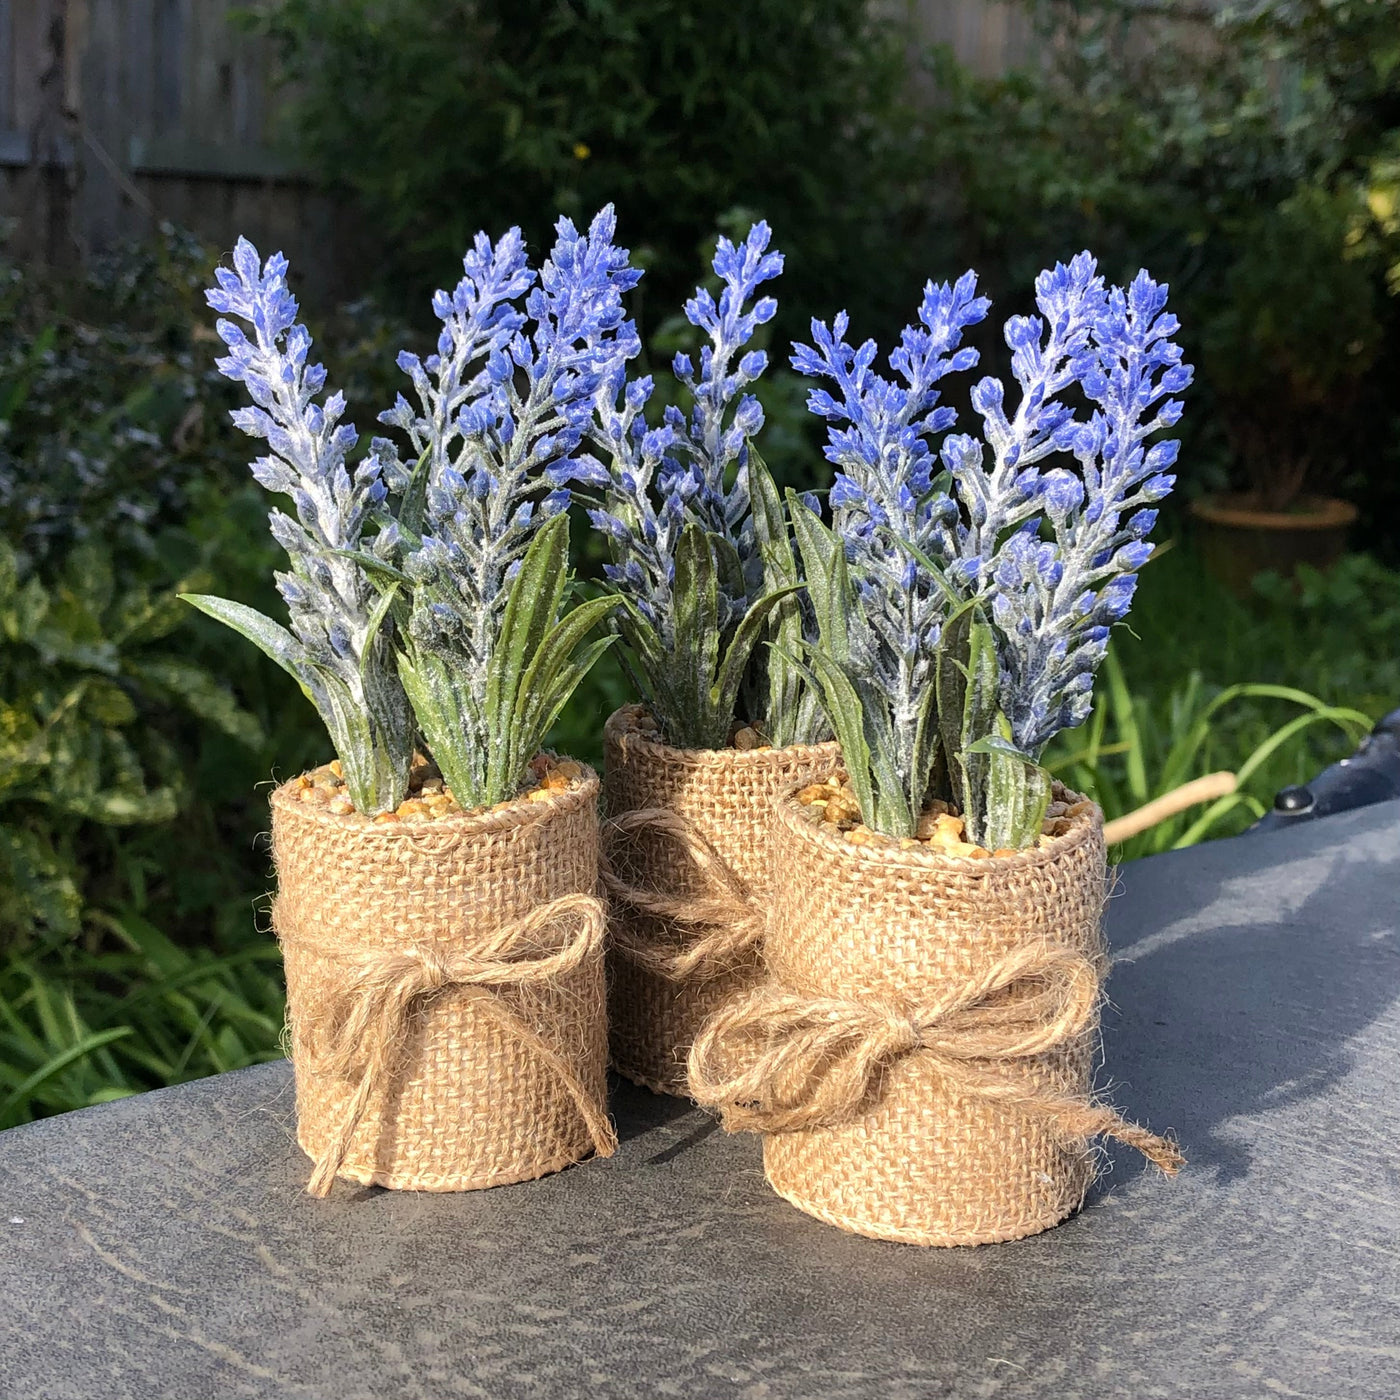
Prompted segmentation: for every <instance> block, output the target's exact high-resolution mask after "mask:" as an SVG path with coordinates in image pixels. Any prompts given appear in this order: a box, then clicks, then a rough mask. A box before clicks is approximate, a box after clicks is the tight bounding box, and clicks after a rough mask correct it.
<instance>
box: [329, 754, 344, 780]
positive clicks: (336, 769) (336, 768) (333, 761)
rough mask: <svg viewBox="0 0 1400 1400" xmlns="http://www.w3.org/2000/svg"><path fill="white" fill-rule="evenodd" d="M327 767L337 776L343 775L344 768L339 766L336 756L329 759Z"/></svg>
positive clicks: (341, 776)
mask: <svg viewBox="0 0 1400 1400" xmlns="http://www.w3.org/2000/svg"><path fill="white" fill-rule="evenodd" d="M327 767H329V768H330V770H331V772H332V773H333V774H334V775H335V776H336V777H337V778H343V777H344V776H345V769H344V768H342V767H341V766H340V760H339V759H338V758H333V759H331V761H330V763H329V764H328V765H327Z"/></svg>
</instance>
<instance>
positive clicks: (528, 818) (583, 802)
mask: <svg viewBox="0 0 1400 1400" xmlns="http://www.w3.org/2000/svg"><path fill="white" fill-rule="evenodd" d="M574 762H577V763H578V764H579V767H580V768H582V769H583V779H582V781H581V782H580V783H579V784H578V786H577V787H571V788H567V789H565V790H563V791H561V792H551V793H550V794H549V796H548V797H543V798H536V799H535V800H534V801H531V800H530V799H529V798H528V797H516V798H512V799H511V801H510V802H509V804H508V805H506V806H504V807H502V808H501V809H500V810H499V811H497V810H494V809H492V808H487V809H486V810H485V811H481V810H477V811H474V812H454V813H453V814H452V815H451V816H448V817H438V818H436V819H435V820H433V821H431V822H401V823H397V824H390V823H387V822H384V823H381V822H376V821H375V820H374V818H373V817H366V816H365V815H364V814H363V813H361V812H350V813H347V814H346V815H345V816H339V815H337V814H336V813H334V812H328V811H326V809H325V808H324V807H312V806H308V804H307V803H305V802H302V801H300V800H299V799H297V798H294V797H292V796H291V788H292V784H293V783H295V782H296V781H297V780H296V778H289V779H288V780H287V781H286V782H285V783H283V784H281V785H280V786H279V787H278V788H276V789H275V790H274V791H273V793H272V795H271V796H270V798H269V799H268V801H269V802H270V804H271V805H272V806H273V807H274V808H275V809H276V810H277V811H278V812H280V813H282V814H283V815H284V816H292V815H295V816H296V817H298V818H305V819H306V820H308V821H313V822H319V823H321V825H323V826H326V827H330V828H332V829H334V830H336V831H347V830H348V831H353V832H354V833H355V834H356V836H363V837H367V838H369V839H371V840H375V841H384V842H396V841H397V842H409V843H412V844H413V845H415V846H418V847H420V848H431V847H432V846H434V845H436V844H438V841H437V839H436V838H438V837H443V838H450V839H451V843H452V844H456V842H458V841H459V840H461V839H462V838H464V837H465V838H470V837H473V836H484V835H487V834H488V833H490V832H496V831H510V830H513V829H515V828H517V827H526V826H529V825H531V824H532V823H535V822H542V821H547V820H548V819H549V818H550V817H553V816H558V815H560V814H561V813H565V812H573V811H576V810H578V809H579V808H582V807H585V806H594V805H596V803H597V801H598V790H599V783H598V775H597V773H595V772H594V771H593V769H592V768H591V767H589V765H588V764H586V763H583V762H581V761H580V760H577V759H575V760H574ZM325 766H326V765H325V764H321V765H319V767H320V768H324V767H325ZM310 771H311V772H313V773H314V772H317V771H319V768H313V769H311V770H310Z"/></svg>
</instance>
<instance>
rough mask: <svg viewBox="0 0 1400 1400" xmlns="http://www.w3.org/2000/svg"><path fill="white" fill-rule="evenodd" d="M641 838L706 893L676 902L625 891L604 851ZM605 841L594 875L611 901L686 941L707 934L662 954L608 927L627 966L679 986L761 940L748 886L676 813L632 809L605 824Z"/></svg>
mask: <svg viewBox="0 0 1400 1400" xmlns="http://www.w3.org/2000/svg"><path fill="white" fill-rule="evenodd" d="M639 831H645V832H648V833H650V834H652V835H656V836H664V837H665V838H666V839H667V840H669V841H672V842H674V843H675V845H676V847H677V849H678V850H679V851H680V852H681V853H682V854H683V855H684V856H685V857H686V858H687V859H688V860H689V861H690V863H691V865H692V867H693V868H694V869H695V870H696V871H697V872H698V873H699V874H700V876H701V877H702V878H703V879H704V881H705V883H706V885H707V886H708V889H707V891H706V892H705V893H704V894H699V895H685V896H678V895H671V894H663V893H662V892H661V891H659V890H651V889H643V888H640V887H638V886H636V885H629V884H628V883H627V882H626V881H625V880H623V879H622V878H621V877H620V876H619V875H618V874H617V872H616V870H615V869H614V867H613V863H612V861H611V859H610V857H609V854H608V852H609V848H610V847H612V846H614V845H615V844H616V840H617V838H618V837H620V836H630V835H633V834H635V833H637V832H639ZM603 838H604V839H603V848H604V854H603V856H602V859H601V861H600V875H601V878H602V882H603V888H604V889H605V890H607V892H608V896H609V898H610V899H612V900H614V901H616V902H617V903H619V904H626V905H628V906H629V907H631V908H632V909H635V910H636V911H637V912H638V913H641V914H646V915H649V916H650V917H652V918H654V919H660V920H662V921H664V922H665V923H667V924H669V925H671V926H672V927H673V928H675V929H676V930H677V931H679V932H681V933H682V934H684V935H692V934H694V933H696V932H697V931H700V930H708V932H704V933H702V934H701V936H700V937H698V938H695V939H694V940H693V941H691V942H689V943H688V944H687V945H686V946H685V947H684V948H682V949H681V950H680V951H679V952H666V951H664V950H662V949H660V948H657V947H656V946H655V945H654V944H652V943H649V942H647V941H646V940H645V939H642V938H638V937H637V936H636V935H635V934H634V933H632V932H631V931H630V930H628V929H626V928H625V927H619V926H618V925H617V924H616V923H614V925H613V930H612V943H613V947H614V948H615V949H616V950H617V951H618V952H619V953H621V954H622V956H623V957H625V958H626V959H627V960H628V961H629V962H632V963H635V964H637V965H638V966H640V967H643V968H645V969H646V970H647V971H648V972H653V973H656V974H658V975H659V976H661V977H664V978H666V979H667V980H668V981H671V982H681V981H684V980H685V979H686V978H688V977H690V976H692V975H694V974H695V973H696V972H697V971H702V970H703V971H704V972H705V973H707V974H712V973H716V972H721V971H723V970H724V969H725V968H726V967H729V966H732V965H733V964H734V963H735V962H736V961H737V960H738V959H739V958H740V957H741V956H742V955H743V954H745V953H747V952H749V951H750V950H751V949H753V948H756V947H757V946H758V943H759V941H760V940H761V939H762V937H763V911H762V909H760V907H759V905H758V902H757V900H756V899H755V898H754V893H753V891H752V889H750V887H749V884H748V882H747V881H746V880H744V879H743V878H742V877H741V876H740V875H738V874H737V873H736V872H735V871H734V870H733V869H731V868H730V866H729V864H728V863H727V862H726V861H725V859H724V857H723V856H721V855H720V853H719V852H718V851H717V850H715V848H714V846H713V845H712V844H711V843H710V842H709V841H708V840H707V839H706V838H705V836H704V835H703V834H702V833H701V832H700V831H698V830H697V829H696V828H695V826H694V825H693V824H692V823H691V822H689V821H687V820H686V819H685V818H684V817H683V816H681V815H680V814H679V813H678V812H672V811H670V810H668V809H667V808H665V807H638V808H635V809H633V810H632V811H630V812H623V813H621V814H620V815H619V816H616V817H613V818H612V820H611V821H608V822H605V823H604V824H603Z"/></svg>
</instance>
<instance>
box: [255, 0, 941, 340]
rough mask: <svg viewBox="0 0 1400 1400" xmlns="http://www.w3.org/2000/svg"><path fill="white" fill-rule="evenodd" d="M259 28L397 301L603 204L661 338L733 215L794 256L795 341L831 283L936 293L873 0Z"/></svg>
mask: <svg viewBox="0 0 1400 1400" xmlns="http://www.w3.org/2000/svg"><path fill="white" fill-rule="evenodd" d="M259 24H260V25H261V26H262V27H263V28H264V29H265V30H266V31H267V32H270V33H271V34H272V35H273V36H274V38H275V39H276V40H277V41H278V43H279V46H280V51H281V53H282V56H283V60H284V67H285V71H286V74H287V76H288V77H289V78H291V79H293V80H294V81H295V84H296V88H295V89H294V91H295V92H296V93H298V94H299V97H298V98H297V100H296V101H295V104H294V107H293V113H292V115H293V125H294V128H295V134H296V136H297V138H298V140H299V141H300V143H301V144H302V146H303V148H304V149H305V150H306V152H307V153H308V154H309V156H310V157H311V159H312V161H313V162H314V164H315V166H316V168H317V169H318V170H319V171H320V172H321V173H322V175H323V176H324V177H325V178H326V180H327V181H328V182H329V183H330V184H331V185H332V186H334V187H337V188H339V189H341V190H344V191H347V192H348V193H350V194H351V195H353V197H354V198H355V199H356V201H357V202H358V204H359V206H360V207H361V208H362V209H363V210H364V211H365V213H366V215H367V223H368V224H369V225H370V226H371V227H373V228H374V229H376V230H377V231H378V233H379V235H381V236H382V238H383V242H384V251H385V257H386V260H387V264H386V265H387V266H388V268H389V269H390V271H391V274H392V276H393V280H394V283H395V285H396V286H397V287H399V288H402V289H406V288H408V287H410V286H411V287H413V288H415V289H416V288H417V287H419V286H421V285H422V284H423V282H424V281H425V280H428V279H433V278H436V279H439V280H440V279H442V278H444V277H445V276H446V275H447V274H448V272H449V270H450V269H451V268H452V266H453V265H454V264H455V262H456V260H457V259H458V258H459V257H460V256H461V253H462V250H463V249H464V248H465V247H466V246H467V243H468V241H469V239H470V236H471V233H472V231H473V230H475V229H476V228H478V227H484V228H486V229H488V230H489V231H491V232H492V233H498V232H501V231H504V229H505V228H506V227H508V226H510V225H512V224H518V225H520V226H521V227H522V228H523V230H524V232H525V235H526V237H527V239H528V240H529V242H530V244H531V245H532V246H535V247H546V246H548V243H549V241H550V240H549V224H550V222H551V221H552V219H553V217H554V215H555V213H556V211H557V212H562V213H564V214H567V215H570V216H571V217H574V218H575V219H577V218H578V217H580V216H587V215H588V214H589V213H590V212H591V211H592V210H594V209H597V208H599V207H600V206H601V205H603V204H605V203H613V204H615V205H616V206H617V210H618V226H619V233H620V235H621V236H622V237H623V238H624V240H625V241H626V242H627V243H629V244H630V245H631V246H632V248H633V249H634V250H635V251H636V253H637V256H638V262H639V263H640V264H641V265H642V266H645V267H647V268H648V275H647V282H646V285H645V288H644V292H643V296H642V299H641V301H640V302H639V303H638V304H637V305H636V306H635V307H634V314H636V316H637V319H638V322H639V324H640V325H641V327H642V330H643V334H644V337H646V338H649V336H650V332H651V331H652V330H654V329H655V326H656V320H657V318H658V317H659V315H661V314H664V313H660V312H658V313H657V316H656V317H654V316H652V315H651V314H649V311H648V308H651V307H656V308H670V307H673V306H677V305H679V304H680V303H681V301H682V300H683V298H684V297H685V295H686V294H687V293H688V291H689V286H688V283H689V281H690V278H691V268H692V266H693V264H694V260H695V253H696V246H697V241H700V239H701V235H703V234H704V233H705V232H706V231H708V230H710V229H712V228H715V227H716V226H717V223H718V221H719V220H720V218H721V216H722V215H724V214H725V213H726V211H729V210H731V209H733V208H734V207H735V206H745V207H746V208H747V209H748V210H750V211H753V217H760V216H761V217H765V218H767V219H768V220H769V221H770V223H772V224H773V226H774V228H775V229H776V230H777V233H778V237H779V239H780V240H781V241H782V244H783V247H784V248H785V249H786V250H787V251H788V254H789V273H788V277H787V279H786V283H785V304H788V303H790V305H791V308H792V312H793V314H792V316H791V318H790V320H789V325H790V327H791V328H792V329H794V330H800V329H801V328H802V327H804V326H805V324H806V320H807V317H808V315H810V314H813V313H815V312H816V311H819V310H820V311H823V312H824V313H825V312H829V308H828V307H827V306H826V303H827V301H828V300H829V296H830V293H829V288H830V286H831V285H832V284H833V281H834V280H836V279H837V278H839V281H840V284H841V285H842V287H843V289H845V294H846V295H850V296H853V297H855V298H856V299H857V300H858V301H860V302H861V304H862V305H876V304H880V305H889V306H893V305H895V304H896V301H897V300H899V299H901V298H899V291H900V289H899V288H898V286H892V285H891V272H892V270H893V269H895V268H898V267H903V268H904V269H906V270H907V271H908V275H909V278H910V282H911V286H912V284H913V281H914V279H915V277H916V276H917V277H918V280H920V281H921V280H922V277H923V275H926V274H925V273H924V272H922V271H919V272H916V271H914V270H912V269H913V268H914V264H913V263H912V262H911V260H910V254H909V251H908V250H907V248H906V244H907V235H908V233H909V228H908V227H907V222H906V221H907V220H908V218H910V217H913V216H914V211H913V209H912V207H911V206H909V205H908V204H907V202H906V200H905V193H906V189H907V188H908V187H909V180H908V176H909V172H910V171H911V170H912V169H913V167H912V165H910V164H909V163H908V162H909V158H910V156H911V155H912V148H911V146H910V143H909V140H908V131H907V129H906V125H905V121H904V119H903V117H901V116H900V115H899V113H900V95H901V81H902V77H903V72H904V66H905V65H904V57H903V47H902V43H901V40H902V31H901V30H900V28H899V27H898V26H896V25H894V24H892V23H891V22H890V21H889V19H888V18H887V17H886V18H882V19H875V18H872V15H871V13H870V9H869V6H868V5H867V4H866V3H865V0H747V3H745V4H743V5H712V6H708V7H703V8H702V7H699V6H697V5H695V4H694V3H692V0H567V2H566V3H559V0H447V3H443V0H280V3H278V4H276V5H274V6H272V7H270V8H269V9H267V10H265V11H264V12H263V17H262V18H261V20H260V21H259ZM704 241H705V242H707V243H708V242H709V240H704Z"/></svg>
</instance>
